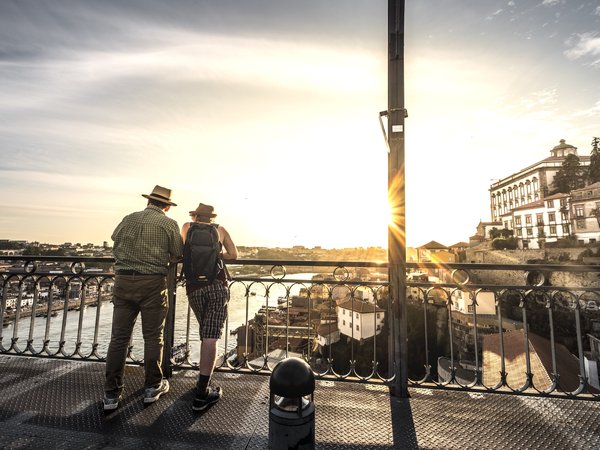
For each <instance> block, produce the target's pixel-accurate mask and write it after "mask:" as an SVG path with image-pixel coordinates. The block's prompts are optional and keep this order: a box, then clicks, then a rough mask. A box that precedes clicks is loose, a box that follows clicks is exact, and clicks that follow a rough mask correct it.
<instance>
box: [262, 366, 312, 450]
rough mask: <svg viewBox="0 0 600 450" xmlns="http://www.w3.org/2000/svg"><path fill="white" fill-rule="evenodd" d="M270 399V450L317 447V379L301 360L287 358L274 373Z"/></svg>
mask: <svg viewBox="0 0 600 450" xmlns="http://www.w3.org/2000/svg"><path fill="white" fill-rule="evenodd" d="M269 388H270V390H271V395H270V400H269V448H270V449H272V450H291V449H294V450H313V449H314V448H315V404H314V402H313V394H314V391H315V376H314V374H313V371H312V369H311V368H310V366H309V365H308V364H307V363H306V362H305V361H304V360H302V359H300V358H287V359H284V360H283V361H282V362H280V363H279V364H277V366H275V368H274V369H273V373H272V374H271V380H270V383H269Z"/></svg>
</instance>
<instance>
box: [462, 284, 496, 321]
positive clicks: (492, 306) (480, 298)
mask: <svg viewBox="0 0 600 450" xmlns="http://www.w3.org/2000/svg"><path fill="white" fill-rule="evenodd" d="M473 296H475V300H476V303H477V315H494V314H496V296H495V295H494V293H493V292H488V291H479V292H477V293H471V292H467V291H461V290H460V289H456V290H454V291H452V294H451V298H452V309H453V310H454V311H458V312H460V313H463V314H473Z"/></svg>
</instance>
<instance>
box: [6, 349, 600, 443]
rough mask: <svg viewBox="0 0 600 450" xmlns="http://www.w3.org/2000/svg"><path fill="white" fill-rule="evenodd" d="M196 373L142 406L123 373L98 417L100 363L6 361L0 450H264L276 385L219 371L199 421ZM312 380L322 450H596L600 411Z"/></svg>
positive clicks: (598, 407)
mask: <svg viewBox="0 0 600 450" xmlns="http://www.w3.org/2000/svg"><path fill="white" fill-rule="evenodd" d="M196 375H197V372H196V371H192V370H181V371H178V372H175V373H174V375H173V377H172V378H171V390H170V391H169V393H168V394H166V395H164V396H163V397H161V398H160V400H159V401H158V402H157V403H155V404H153V405H150V406H147V407H144V405H143V402H142V397H143V369H142V368H140V367H137V366H131V367H127V370H126V391H125V397H124V400H123V402H122V404H121V406H120V407H119V409H118V410H116V411H115V412H114V413H111V414H104V412H103V410H102V395H103V391H102V386H103V381H104V364H102V363H94V362H81V361H67V360H58V359H47V358H33V357H20V356H8V355H0V448H3V449H37V450H42V449H120V448H124V449H127V448H131V449H137V450H146V449H154V448H156V449H158V448H160V449H187V448H189V449H192V448H194V449H261V450H262V449H266V448H268V431H269V411H268V408H269V378H268V377H267V376H261V375H249V374H236V373H227V372H221V373H217V374H215V376H214V381H215V383H216V384H218V385H220V386H222V387H223V390H224V397H223V399H222V400H221V401H220V402H218V403H217V404H215V405H213V406H212V407H210V408H209V409H207V410H206V411H204V412H203V413H201V414H197V413H194V412H192V410H191V402H192V398H193V388H194V385H195V379H196ZM410 393H411V398H410V399H395V398H393V397H390V395H389V393H388V390H387V388H385V387H383V386H379V385H371V384H362V383H349V382H339V381H336V382H332V381H317V386H316V391H315V404H316V424H315V427H316V448H317V449H336V450H337V449H340V450H341V449H352V450H359V449H360V450H362V449H365V450H370V449H373V450H375V449H377V450H379V449H394V448H398V449H403V448H408V449H411V448H427V449H432V448H444V449H447V448H455V449H463V448H478V449H483V448H490V449H492V448H493V449H498V448H502V449H504V448H523V449H533V448H539V449H542V448H543V449H547V448H561V449H563V448H581V449H591V448H600V402H598V401H581V400H579V401H577V400H568V399H556V398H533V397H517V396H512V395H501V394H474V393H467V392H454V391H441V390H428V389H412V390H411V391H410Z"/></svg>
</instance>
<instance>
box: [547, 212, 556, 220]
mask: <svg viewBox="0 0 600 450" xmlns="http://www.w3.org/2000/svg"><path fill="white" fill-rule="evenodd" d="M548 222H556V214H555V213H548Z"/></svg>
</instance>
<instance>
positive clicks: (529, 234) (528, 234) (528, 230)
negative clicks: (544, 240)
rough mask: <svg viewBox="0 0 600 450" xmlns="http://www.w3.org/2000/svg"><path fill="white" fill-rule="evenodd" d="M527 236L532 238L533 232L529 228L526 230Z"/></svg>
mask: <svg viewBox="0 0 600 450" xmlns="http://www.w3.org/2000/svg"><path fill="white" fill-rule="evenodd" d="M527 236H533V230H532V229H531V228H527Z"/></svg>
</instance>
